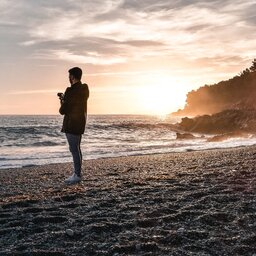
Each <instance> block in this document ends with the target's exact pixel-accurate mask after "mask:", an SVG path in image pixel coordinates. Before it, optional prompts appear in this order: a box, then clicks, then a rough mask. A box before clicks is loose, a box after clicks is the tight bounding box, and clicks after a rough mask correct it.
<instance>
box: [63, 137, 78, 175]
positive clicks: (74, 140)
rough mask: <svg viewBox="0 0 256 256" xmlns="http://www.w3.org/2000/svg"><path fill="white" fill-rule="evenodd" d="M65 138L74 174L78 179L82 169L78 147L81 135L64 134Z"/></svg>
mask: <svg viewBox="0 0 256 256" xmlns="http://www.w3.org/2000/svg"><path fill="white" fill-rule="evenodd" d="M66 137H67V141H68V145H69V150H70V152H71V154H72V157H73V162H74V172H75V174H77V175H78V176H79V177H80V176H81V168H82V152H81V147H80V145H81V139H82V135H76V134H71V133H66Z"/></svg>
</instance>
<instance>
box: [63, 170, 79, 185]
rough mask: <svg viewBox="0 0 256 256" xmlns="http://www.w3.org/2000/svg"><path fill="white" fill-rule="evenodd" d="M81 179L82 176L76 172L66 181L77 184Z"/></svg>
mask: <svg viewBox="0 0 256 256" xmlns="http://www.w3.org/2000/svg"><path fill="white" fill-rule="evenodd" d="M80 181H81V177H79V176H77V175H76V174H75V173H74V174H73V175H71V176H70V177H68V178H67V179H65V183H67V184H75V183H78V182H80Z"/></svg>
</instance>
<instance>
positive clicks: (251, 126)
mask: <svg viewBox="0 0 256 256" xmlns="http://www.w3.org/2000/svg"><path fill="white" fill-rule="evenodd" d="M178 127H179V128H180V129H181V130H183V131H187V132H199V133H205V134H224V133H230V132H237V131H240V132H249V133H254V134H255V133H256V110H255V109H229V110H225V111H222V112H219V113H217V114H213V115H203V116H198V117H194V118H188V117H184V118H182V121H181V122H180V123H179V124H178Z"/></svg>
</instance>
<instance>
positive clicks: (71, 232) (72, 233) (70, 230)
mask: <svg viewBox="0 0 256 256" xmlns="http://www.w3.org/2000/svg"><path fill="white" fill-rule="evenodd" d="M66 234H67V235H69V236H73V235H74V231H73V230H72V229H70V228H69V229H67V230H66Z"/></svg>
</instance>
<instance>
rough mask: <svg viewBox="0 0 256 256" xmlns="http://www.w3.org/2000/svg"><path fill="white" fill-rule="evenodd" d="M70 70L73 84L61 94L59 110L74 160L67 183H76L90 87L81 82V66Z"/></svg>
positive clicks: (78, 174)
mask: <svg viewBox="0 0 256 256" xmlns="http://www.w3.org/2000/svg"><path fill="white" fill-rule="evenodd" d="M68 72H69V81H70V84H71V86H70V87H68V88H67V89H66V91H65V93H64V95H60V96H59V97H60V104H61V106H60V110H59V112H60V114H61V115H64V119H63V126H62V130H61V131H62V132H64V133H65V134H66V138H67V141H68V144H69V150H70V152H71V154H72V157H73V162H74V173H73V175H71V176H70V177H69V178H67V179H66V180H65V183H67V184H75V183H78V182H80V181H81V168H82V152H81V148H80V144H81V139H82V134H83V133H84V130H85V124H86V118H87V100H88V98H89V88H88V85H87V84H82V82H81V78H82V70H81V69H80V68H78V67H74V68H71V69H70V70H69V71H68ZM58 95H59V94H58Z"/></svg>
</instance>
